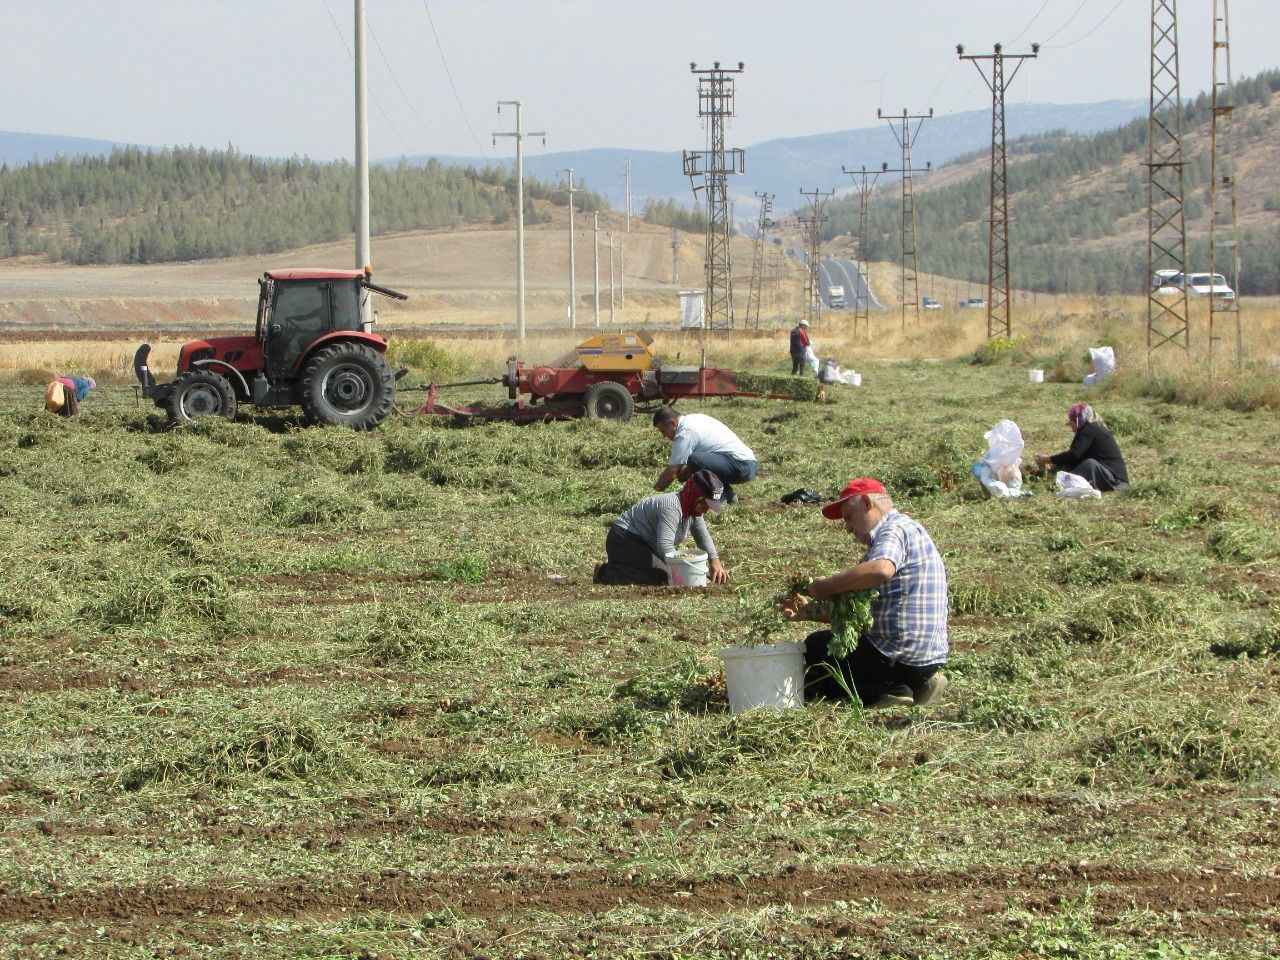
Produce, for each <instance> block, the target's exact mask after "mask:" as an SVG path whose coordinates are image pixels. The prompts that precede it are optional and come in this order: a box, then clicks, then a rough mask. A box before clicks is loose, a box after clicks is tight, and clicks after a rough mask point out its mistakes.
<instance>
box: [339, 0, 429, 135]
mask: <svg viewBox="0 0 1280 960" xmlns="http://www.w3.org/2000/svg"><path fill="white" fill-rule="evenodd" d="M320 2H321V3H323V4H324V9H325V12H326V13H328V14H329V22H330V23H332V24H333V29H334V31H335V32H336V33H337V34H338V39H339V40H341V41H342V48H343V49H344V50H346V51H347V59H348V60H350V61H351V62H352V63H355V60H356V55H355V54H354V53H353V52H352V50H351V45H350V44H349V43H347V37H346V34H344V33H343V32H342V28H341V27H340V26H338V18H337V17H335V16H334V15H333V8H332V7H330V6H329V0H320ZM373 105H374V106H375V107H377V108H378V113H379V114H381V115H382V119H383V120H385V121H386V122H387V127H388V128H390V130H391V131H392V133H394V134H395V138H396V139H397V140H399V141H400V142H401V143H402V144H403V143H406V142H407V141H406V140H405V138H404V137H402V136H401V135H400V130H399V128H398V127H396V125H395V122H394V121H393V120H392V119H391V117H390V116H389V115H388V114H387V111H386V110H384V109H383V108H382V104H381V103H380V102H379V101H377V100H374V101H373Z"/></svg>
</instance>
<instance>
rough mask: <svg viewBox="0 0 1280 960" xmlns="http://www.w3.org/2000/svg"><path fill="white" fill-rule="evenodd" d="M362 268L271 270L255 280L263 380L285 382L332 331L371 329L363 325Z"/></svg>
mask: <svg viewBox="0 0 1280 960" xmlns="http://www.w3.org/2000/svg"><path fill="white" fill-rule="evenodd" d="M364 281H365V275H364V273H363V272H362V271H360V270H273V271H268V272H267V273H265V274H263V276H262V279H261V280H259V281H258V290H259V294H258V324H257V329H256V330H255V334H256V336H257V338H258V341H259V342H260V343H261V344H262V350H263V355H264V357H265V361H266V371H265V372H266V375H267V378H268V379H270V380H272V381H276V382H280V381H282V380H288V379H289V378H290V377H291V376H292V375H293V372H294V370H296V368H297V366H298V362H299V361H300V360H301V359H302V356H303V354H305V353H307V352H308V350H309V349H310V348H311V347H312V345H314V344H315V343H316V342H317V341H318V340H320V339H321V338H322V337H325V336H326V335H328V334H332V333H335V332H342V331H347V332H355V331H361V332H363V333H369V332H370V331H369V330H368V329H366V328H365V326H364V325H363V324H361V322H360V320H361V317H360V314H361V311H360V306H361V297H362V296H368V294H366V293H365V292H364V291H363V290H362V289H361V287H362V286H363V285H364Z"/></svg>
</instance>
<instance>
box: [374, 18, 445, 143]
mask: <svg viewBox="0 0 1280 960" xmlns="http://www.w3.org/2000/svg"><path fill="white" fill-rule="evenodd" d="M369 35H370V36H371V37H373V45H374V46H375V47H377V48H378V55H379V56H381V57H382V64H383V66H385V67H386V68H387V73H389V74H391V82H392V83H394V84H395V85H396V89H397V90H399V91H400V96H402V97H404V102H405V104H406V105H407V106H408V108H409V109H410V111H412V113H413V115H414V116H415V117H417V118H418V122H419V123H421V124H422V127H423V129H424V130H426V131H427V133H428V134H430V133H431V132H432V131H431V127H430V125H429V124H428V123H427V120H426V117H424V116H423V115H422V114H421V113H420V112H419V111H418V108H417V107H416V106H414V103H413V101H412V100H410V99H409V94H408V93H407V92H406V91H405V89H404V85H403V84H402V83H401V82H400V78H399V77H397V76H396V72H395V70H393V69H392V67H391V60H390V58H389V57H388V56H387V51H386V50H384V49H383V47H382V41H381V40H379V39H378V35H377V34H376V33H375V32H374V30H373V27H369Z"/></svg>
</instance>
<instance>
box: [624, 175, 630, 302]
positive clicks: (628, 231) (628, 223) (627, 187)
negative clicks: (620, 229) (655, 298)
mask: <svg viewBox="0 0 1280 960" xmlns="http://www.w3.org/2000/svg"><path fill="white" fill-rule="evenodd" d="M626 181H627V186H626V197H625V200H626V210H627V230H626V232H627V233H630V232H631V161H630V160H628V161H627V166H626ZM623 300H624V301H625V300H626V297H623Z"/></svg>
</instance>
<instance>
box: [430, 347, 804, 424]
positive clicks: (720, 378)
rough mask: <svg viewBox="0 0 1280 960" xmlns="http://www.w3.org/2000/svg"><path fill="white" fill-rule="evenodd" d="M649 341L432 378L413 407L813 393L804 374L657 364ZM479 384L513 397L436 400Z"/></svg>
mask: <svg viewBox="0 0 1280 960" xmlns="http://www.w3.org/2000/svg"><path fill="white" fill-rule="evenodd" d="M652 343H653V338H652V337H650V336H648V335H647V334H643V333H619V334H601V335H599V336H595V337H592V338H591V339H589V340H586V341H584V342H583V343H580V344H579V345H578V346H577V347H576V348H575V354H576V359H577V363H576V364H574V365H565V366H538V365H529V364H526V363H523V362H521V361H519V360H515V359H512V360H509V361H507V370H506V373H505V374H504V375H503V376H501V377H490V378H485V379H480V380H466V381H462V382H460V383H449V384H432V385H431V386H430V387H429V388H428V390H427V399H426V402H425V403H424V404H423V405H422V406H421V407H420V408H419V410H418V413H420V414H439V415H445V416H453V417H455V418H458V419H462V420H467V419H475V420H509V421H514V422H517V423H529V422H534V421H540V420H570V419H574V418H577V417H583V416H585V417H589V418H591V419H593V420H623V421H625V420H630V419H631V416H632V414H634V413H635V409H636V403H637V402H647V401H654V402H658V403H674V402H676V401H678V400H681V399H686V398H693V397H735V396H736V397H761V396H764V397H776V398H784V399H803V398H810V399H811V395H810V394H809V393H807V392H806V391H805V390H804V389H803V388H808V387H812V383H811V381H808V380H803V381H800V380H796V379H795V378H790V377H788V378H780V377H758V376H753V375H750V374H743V373H735V372H734V371H732V370H725V369H721V368H717V367H706V366H696V367H693V366H669V365H663V364H660V363H659V362H658V360H657V358H656V357H655V356H654V354H653V350H652ZM479 384H502V385H503V386H505V387H506V388H507V398H508V400H509V401H510V402H509V403H507V404H503V405H498V406H490V407H484V406H450V405H448V404H446V403H443V402H441V400H440V398H439V391H440V390H441V389H442V388H445V387H463V386H473V385H479ZM784 388H785V389H784Z"/></svg>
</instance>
